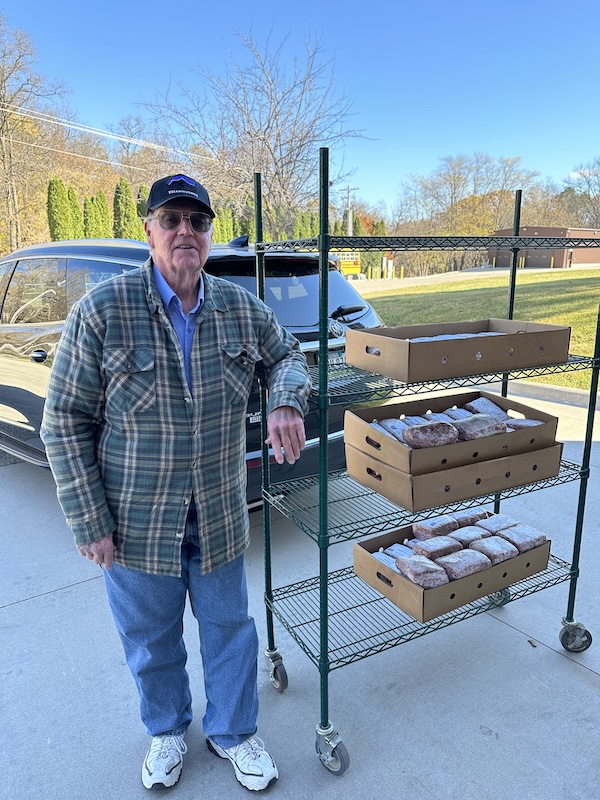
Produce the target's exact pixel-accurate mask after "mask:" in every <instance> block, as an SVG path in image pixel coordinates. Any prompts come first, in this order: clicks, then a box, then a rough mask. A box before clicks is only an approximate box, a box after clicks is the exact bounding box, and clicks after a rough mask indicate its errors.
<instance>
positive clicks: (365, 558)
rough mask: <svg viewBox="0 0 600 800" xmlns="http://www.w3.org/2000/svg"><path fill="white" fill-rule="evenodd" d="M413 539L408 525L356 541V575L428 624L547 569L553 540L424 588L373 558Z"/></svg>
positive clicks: (408, 612) (411, 614)
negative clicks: (498, 562) (448, 580)
mask: <svg viewBox="0 0 600 800" xmlns="http://www.w3.org/2000/svg"><path fill="white" fill-rule="evenodd" d="M411 536H412V533H411V528H410V526H409V527H407V528H402V529H400V530H399V531H394V532H392V533H387V534H384V535H383V536H376V537H374V538H372V539H365V540H364V541H362V542H357V543H356V544H355V545H354V572H355V573H356V575H358V577H359V578H361V579H362V580H363V581H365V583H368V584H369V586H372V587H373V588H374V589H376V590H377V591H378V592H381V594H383V595H385V597H387V598H388V599H389V600H391V601H392V603H394V605H396V606H398V607H399V608H401V609H402V610H403V611H405V612H406V613H407V614H410V616H411V617H414V618H415V619H416V620H418V621H419V622H427V621H428V620H430V619H434V617H439V616H440V615H441V614H445V613H447V612H448V611H453V610H454V609H456V608H460V607H461V606H464V605H466V604H467V603H470V602H472V601H473V600H478V599H479V598H481V597H485V596H486V595H489V594H492V593H493V592H498V591H500V589H505V588H506V587H507V586H510V585H511V584H513V583H517V582H518V581H520V580H523V579H524V578H529V577H530V576H531V575H534V574H535V573H536V572H541V571H542V570H544V569H546V567H547V566H548V558H549V555H550V541H547V542H544V544H542V545H540V546H539V547H535V548H533V550H528V551H527V552H526V553H520V554H519V555H518V556H515V558H511V559H508V560H507V561H503V562H502V563H501V564H496V565H495V566H493V567H489V569H485V570H482V571H481V572H476V573H475V574H474V575H469V576H467V577H466V578H460V579H459V580H456V581H450V583H446V584H444V585H443V586H436V587H435V588H433V589H423V588H422V587H421V586H417V584H415V583H413V582H412V581H410V580H408V578H404V577H403V576H402V575H399V574H398V573H397V572H394V570H392V569H390V568H389V567H386V566H385V564H382V563H381V562H380V561H378V560H377V559H375V558H373V556H372V555H371V553H375V552H377V550H379V548H380V547H384V548H385V547H389V545H391V544H393V543H394V542H402V541H403V540H404V539H406V538H411Z"/></svg>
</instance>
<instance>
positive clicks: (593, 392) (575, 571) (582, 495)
mask: <svg viewBox="0 0 600 800" xmlns="http://www.w3.org/2000/svg"><path fill="white" fill-rule="evenodd" d="M599 371H600V306H599V307H598V318H597V321H596V343H595V346H594V365H593V367H592V376H591V379H590V394H589V401H588V412H587V422H586V429H585V438H584V440H583V442H584V444H583V458H582V460H581V480H580V483H579V500H578V503H577V517H576V519H575V537H574V540H573V558H572V560H571V583H570V585H569V599H568V601H567V613H566V615H565V619H564V622H566V623H572V622H573V621H574V617H573V614H574V611H575V592H576V589H577V578H578V577H579V555H580V553H581V535H582V533H583V518H584V513H585V499H586V493H587V485H588V479H589V477H590V459H591V453H592V440H593V432H594V415H595V412H596V400H597V396H598V373H599Z"/></svg>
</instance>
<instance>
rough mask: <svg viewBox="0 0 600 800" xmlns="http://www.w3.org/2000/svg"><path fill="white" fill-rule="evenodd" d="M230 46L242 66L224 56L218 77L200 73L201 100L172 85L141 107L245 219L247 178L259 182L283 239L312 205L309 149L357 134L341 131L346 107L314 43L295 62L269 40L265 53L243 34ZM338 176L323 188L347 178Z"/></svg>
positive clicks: (283, 45)
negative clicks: (238, 49) (257, 177)
mask: <svg viewBox="0 0 600 800" xmlns="http://www.w3.org/2000/svg"><path fill="white" fill-rule="evenodd" d="M239 38H240V39H241V42H242V44H243V46H244V48H245V51H246V55H247V56H248V57H249V64H242V63H240V62H239V61H237V60H236V59H235V58H234V57H233V55H231V54H230V56H229V60H228V63H227V66H226V70H225V72H224V74H223V75H222V76H220V75H215V74H211V73H208V72H206V71H199V75H200V76H201V77H202V79H203V81H204V84H205V87H206V88H205V93H204V94H199V93H198V92H196V91H194V90H193V89H191V88H189V87H186V86H183V85H182V84H181V83H176V84H174V85H173V84H172V85H171V86H170V87H169V88H168V89H167V91H166V92H165V93H164V94H158V95H157V96H156V98H155V102H154V104H152V105H150V106H149V108H150V110H151V111H152V112H153V113H154V115H155V117H156V119H157V120H158V121H159V123H160V125H161V127H162V128H163V130H164V131H165V132H166V134H167V136H166V139H167V140H168V141H170V143H171V145H172V146H176V147H177V148H178V149H179V150H182V151H186V152H188V153H189V159H190V162H191V163H194V165H195V166H196V168H197V170H199V171H200V172H201V174H202V175H203V176H204V178H205V179H206V180H207V181H208V182H209V183H210V186H211V189H212V191H213V193H214V194H215V196H216V198H217V200H218V201H220V202H221V203H224V204H231V206H232V207H234V208H235V210H236V212H237V213H238V214H243V213H244V210H246V211H247V208H248V203H247V201H248V199H249V197H251V196H252V193H253V177H254V173H255V172H260V173H261V174H262V179H263V192H264V196H263V208H264V212H265V221H266V222H267V223H268V226H266V227H270V230H271V234H272V235H275V234H277V233H278V232H279V231H282V230H291V224H292V221H293V217H294V212H295V209H297V208H299V207H305V206H306V205H307V204H308V202H309V200H311V199H312V200H314V199H315V197H316V194H317V186H318V168H317V152H318V148H319V147H322V146H327V147H330V148H333V149H336V148H339V147H341V146H342V145H343V143H344V141H345V140H346V139H348V138H349V137H357V136H360V135H361V132H360V131H358V130H352V129H350V128H349V127H348V123H349V118H350V100H349V99H348V98H347V97H345V96H344V95H340V94H338V93H337V92H336V90H335V86H334V64H333V61H332V60H324V59H323V50H322V47H321V45H320V42H319V41H318V40H317V41H315V42H311V41H308V40H307V41H306V43H305V48H306V49H305V54H304V58H303V60H302V61H300V60H295V59H292V56H291V47H290V45H289V41H288V39H289V37H285V38H284V39H283V40H282V41H281V42H280V43H279V44H274V43H273V41H272V40H271V36H269V37H268V38H267V41H266V44H265V46H264V49H261V48H260V47H259V46H258V45H257V43H256V42H255V40H254V38H253V37H252V35H251V34H239ZM176 94H177V96H176ZM342 169H343V168H340V170H339V171H338V173H337V174H336V175H335V176H332V178H331V180H332V181H336V180H342V179H343V178H344V177H346V176H344V175H342Z"/></svg>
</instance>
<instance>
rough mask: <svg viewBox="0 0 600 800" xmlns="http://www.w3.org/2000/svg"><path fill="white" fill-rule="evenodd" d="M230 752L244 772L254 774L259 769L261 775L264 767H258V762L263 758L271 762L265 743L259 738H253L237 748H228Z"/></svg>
mask: <svg viewBox="0 0 600 800" xmlns="http://www.w3.org/2000/svg"><path fill="white" fill-rule="evenodd" d="M228 752H229V753H231V754H232V756H233V758H234V760H235V762H236V764H237V765H238V767H240V768H241V769H243V770H244V772H250V773H252V772H255V771H256V769H257V768H258V770H259V773H257V774H262V767H260V766H258V765H257V764H256V762H258V761H260V760H261V758H263V757H267V758H268V759H269V761H271V758H270V756H269V754H268V753H267V751H266V750H265V743H264V742H263V741H262V739H259V738H258V736H257V737H255V738H254V737H251V738H250V739H246V741H245V742H242V743H241V744H238V745H236V746H235V747H231V748H228Z"/></svg>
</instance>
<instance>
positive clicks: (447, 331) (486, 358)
mask: <svg viewBox="0 0 600 800" xmlns="http://www.w3.org/2000/svg"><path fill="white" fill-rule="evenodd" d="M461 334H479V335H477V336H469V337H468V338H434V339H430V340H429V341H414V340H415V339H422V338H423V337H425V338H429V337H454V336H456V337H460V335H461ZM570 335H571V329H570V328H569V327H566V326H562V325H544V324H542V323H537V322H520V321H518V320H508V319H483V320H474V321H469V322H447V323H437V324H431V325H408V326H404V327H401V328H368V329H366V330H352V329H348V330H347V331H346V363H348V364H350V365H351V366H354V367H359V368H360V369H364V370H367V371H368V372H375V373H377V374H379V375H386V376H387V377H389V378H393V379H394V380H397V381H401V382H403V383H417V382H419V381H429V380H445V379H449V378H457V377H464V376H466V375H483V374H486V373H495V372H505V371H506V372H508V371H510V370H515V369H524V368H530V367H544V366H549V365H551V364H561V363H564V362H566V361H567V360H568V354H569V339H570Z"/></svg>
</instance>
